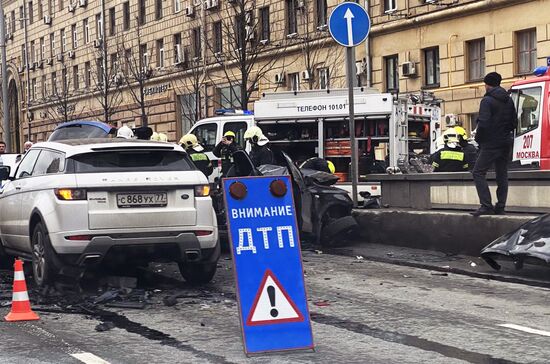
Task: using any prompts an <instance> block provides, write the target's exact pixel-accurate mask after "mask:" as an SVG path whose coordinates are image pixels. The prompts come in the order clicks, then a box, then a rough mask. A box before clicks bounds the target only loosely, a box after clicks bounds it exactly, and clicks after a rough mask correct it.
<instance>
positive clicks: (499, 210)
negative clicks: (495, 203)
mask: <svg viewBox="0 0 550 364" xmlns="http://www.w3.org/2000/svg"><path fill="white" fill-rule="evenodd" d="M495 215H506V211H504V207H495Z"/></svg>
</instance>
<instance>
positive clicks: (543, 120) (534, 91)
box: [510, 66, 550, 170]
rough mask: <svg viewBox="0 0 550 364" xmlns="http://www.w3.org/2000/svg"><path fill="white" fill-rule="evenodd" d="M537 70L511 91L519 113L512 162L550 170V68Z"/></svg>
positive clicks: (515, 85)
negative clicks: (532, 75) (531, 76)
mask: <svg viewBox="0 0 550 364" xmlns="http://www.w3.org/2000/svg"><path fill="white" fill-rule="evenodd" d="M533 73H534V75H535V77H534V78H530V79H526V80H520V81H516V82H515V83H514V84H513V85H512V88H511V92H510V95H511V97H512V99H513V100H514V103H515V105H516V110H517V116H518V127H517V130H516V135H515V138H514V148H513V155H512V165H513V167H516V168H531V169H541V170H550V115H549V114H550V104H549V97H548V95H549V93H550V67H546V66H541V67H538V68H536V69H535V71H534V72H533Z"/></svg>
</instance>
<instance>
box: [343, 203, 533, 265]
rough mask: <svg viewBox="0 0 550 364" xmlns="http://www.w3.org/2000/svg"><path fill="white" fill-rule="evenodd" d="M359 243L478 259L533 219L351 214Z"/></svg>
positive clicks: (436, 213)
mask: <svg viewBox="0 0 550 364" xmlns="http://www.w3.org/2000/svg"><path fill="white" fill-rule="evenodd" d="M353 214H354V216H355V218H356V219H357V222H358V223H359V226H360V229H361V231H360V234H361V239H362V241H365V242H368V243H377V244H390V245H399V246H406V247H411V248H418V249H428V250H436V251H441V252H446V253H455V254H466V255H472V256H478V255H479V252H480V250H481V249H482V248H483V247H485V246H486V245H487V244H489V243H490V242H492V241H493V240H495V239H496V238H498V237H499V236H501V235H504V234H506V233H508V232H510V231H512V230H515V229H517V228H518V227H519V226H520V225H522V224H523V223H525V222H527V221H529V220H531V219H534V218H535V217H536V216H535V215H504V216H481V217H473V216H471V215H470V214H468V213H466V212H454V211H453V212H449V211H434V210H431V211H418V210H403V209H378V210H354V212H353Z"/></svg>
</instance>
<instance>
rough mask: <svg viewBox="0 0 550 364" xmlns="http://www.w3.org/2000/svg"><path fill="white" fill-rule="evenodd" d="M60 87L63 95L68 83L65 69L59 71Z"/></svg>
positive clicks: (67, 88)
mask: <svg viewBox="0 0 550 364" xmlns="http://www.w3.org/2000/svg"><path fill="white" fill-rule="evenodd" d="M61 87H62V92H63V94H66V93H67V91H68V90H69V83H68V80H67V68H63V69H62V70H61Z"/></svg>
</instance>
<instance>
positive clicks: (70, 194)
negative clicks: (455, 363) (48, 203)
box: [54, 188, 87, 201]
mask: <svg viewBox="0 0 550 364" xmlns="http://www.w3.org/2000/svg"><path fill="white" fill-rule="evenodd" d="M54 192H55V196H56V197H57V199H58V200H63V201H76V200H85V199H86V198H87V196H86V190H85V189H82V188H56V189H55V190H54Z"/></svg>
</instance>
